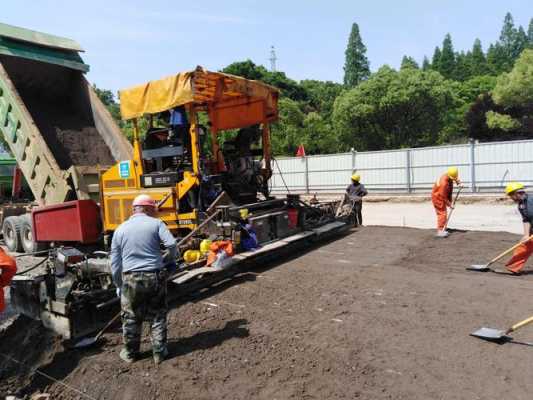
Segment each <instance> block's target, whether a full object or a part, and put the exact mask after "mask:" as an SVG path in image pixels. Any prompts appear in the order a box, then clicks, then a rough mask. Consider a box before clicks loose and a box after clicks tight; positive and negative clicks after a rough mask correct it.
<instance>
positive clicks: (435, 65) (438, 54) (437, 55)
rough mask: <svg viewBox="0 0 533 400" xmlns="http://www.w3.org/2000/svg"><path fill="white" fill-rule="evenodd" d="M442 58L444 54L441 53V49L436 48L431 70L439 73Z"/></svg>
mask: <svg viewBox="0 0 533 400" xmlns="http://www.w3.org/2000/svg"><path fill="white" fill-rule="evenodd" d="M441 56H442V52H441V51H440V47H439V46H437V47H435V51H434V52H433V57H432V59H431V68H432V69H434V70H435V71H438V70H439V69H440V58H441Z"/></svg>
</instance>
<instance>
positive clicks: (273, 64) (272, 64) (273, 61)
mask: <svg viewBox="0 0 533 400" xmlns="http://www.w3.org/2000/svg"><path fill="white" fill-rule="evenodd" d="M276 60H277V57H276V50H275V49H274V46H270V70H271V71H272V72H276Z"/></svg>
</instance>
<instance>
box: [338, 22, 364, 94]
mask: <svg viewBox="0 0 533 400" xmlns="http://www.w3.org/2000/svg"><path fill="white" fill-rule="evenodd" d="M369 76H370V67H369V63H368V59H367V58H366V47H365V45H364V44H363V40H362V39H361V34H360V33H359V26H358V25H357V24H356V23H354V24H353V25H352V31H351V33H350V38H349V39H348V46H347V48H346V52H345V62H344V84H345V85H346V86H347V87H355V86H357V84H359V82H361V81H363V80H365V79H367V78H368V77H369Z"/></svg>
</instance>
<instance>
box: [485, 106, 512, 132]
mask: <svg viewBox="0 0 533 400" xmlns="http://www.w3.org/2000/svg"><path fill="white" fill-rule="evenodd" d="M486 118H487V126H488V127H489V129H497V130H502V131H504V132H511V131H514V130H516V129H518V128H519V127H520V122H518V121H517V120H515V119H513V118H512V117H511V116H510V115H506V114H500V113H497V112H496V111H488V112H487V114H486Z"/></svg>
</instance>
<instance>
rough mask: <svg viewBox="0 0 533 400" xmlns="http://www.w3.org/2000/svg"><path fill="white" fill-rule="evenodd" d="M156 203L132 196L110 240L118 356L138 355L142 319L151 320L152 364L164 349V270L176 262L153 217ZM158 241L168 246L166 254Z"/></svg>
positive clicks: (173, 244) (161, 227)
mask: <svg viewBox="0 0 533 400" xmlns="http://www.w3.org/2000/svg"><path fill="white" fill-rule="evenodd" d="M155 209H156V205H155V202H154V200H153V199H152V198H151V197H150V196H148V195H145V194H143V195H139V196H137V197H136V198H135V199H134V200H133V215H132V216H131V217H130V218H129V219H128V220H126V221H124V223H122V224H121V225H120V226H119V227H118V228H117V230H116V231H115V233H114V235H113V241H112V243H111V272H112V275H113V281H114V283H115V285H116V287H117V288H118V291H119V292H120V304H121V308H122V332H123V341H124V348H123V349H122V351H121V352H120V358H122V359H123V360H124V361H126V362H128V363H131V362H133V361H135V360H136V359H137V357H138V354H139V349H140V343H141V331H142V324H143V322H144V321H145V320H147V321H148V322H149V323H150V324H151V338H152V347H153V349H152V350H153V357H154V362H155V363H156V364H159V363H161V362H162V361H163V360H164V359H165V357H166V356H167V355H168V350H167V283H166V282H167V281H166V278H167V272H166V268H165V265H167V264H168V265H172V263H173V264H174V267H175V263H176V252H177V249H176V239H175V238H174V237H173V236H172V234H171V233H170V231H169V230H168V228H167V227H166V225H165V224H164V223H163V222H162V221H161V220H160V219H157V218H154V217H153V215H154V213H155ZM161 243H162V244H163V246H164V247H165V248H166V249H167V256H166V257H165V259H164V258H163V256H162V254H161V250H160V249H161Z"/></svg>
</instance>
